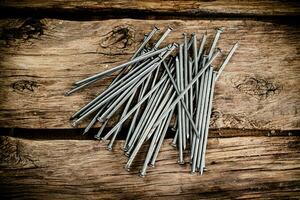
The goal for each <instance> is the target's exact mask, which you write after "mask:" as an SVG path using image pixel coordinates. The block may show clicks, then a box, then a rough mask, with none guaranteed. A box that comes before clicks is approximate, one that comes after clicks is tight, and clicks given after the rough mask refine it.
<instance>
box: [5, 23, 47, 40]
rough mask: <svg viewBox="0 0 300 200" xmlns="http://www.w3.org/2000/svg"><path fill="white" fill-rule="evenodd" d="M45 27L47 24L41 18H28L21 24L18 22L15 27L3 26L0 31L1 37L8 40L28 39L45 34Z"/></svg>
mask: <svg viewBox="0 0 300 200" xmlns="http://www.w3.org/2000/svg"><path fill="white" fill-rule="evenodd" d="M44 28H45V25H44V23H42V21H41V20H39V19H34V18H28V19H26V20H24V21H23V22H22V23H21V24H17V25H15V26H14V27H9V28H3V29H2V30H1V31H0V39H1V40H6V41H12V40H16V39H21V40H23V41H26V40H29V39H31V38H38V37H40V36H41V35H43V33H44Z"/></svg>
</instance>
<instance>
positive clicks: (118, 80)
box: [66, 27, 238, 176]
mask: <svg viewBox="0 0 300 200" xmlns="http://www.w3.org/2000/svg"><path fill="white" fill-rule="evenodd" d="M158 31H159V29H158V28H157V27H154V29H153V30H152V31H151V32H150V33H148V34H146V35H145V37H144V40H143V42H142V44H141V45H140V47H139V48H138V50H137V51H136V52H135V53H134V55H133V56H132V57H131V59H130V60H129V61H127V62H125V63H123V64H121V65H119V66H116V67H113V68H111V69H109V70H106V71H103V72H100V73H97V74H95V75H92V76H90V77H88V78H85V79H83V80H81V81H78V82H76V83H74V87H73V88H72V89H71V90H70V91H68V92H67V93H66V95H70V94H72V93H73V92H75V91H78V90H79V89H81V88H84V87H86V86H88V85H90V84H92V83H95V82H96V81H98V80H100V79H102V78H104V77H107V76H109V75H111V74H113V73H115V74H116V73H117V74H116V76H115V78H114V80H113V81H112V82H111V84H110V85H109V86H108V87H107V89H106V90H105V91H104V92H102V93H101V94H100V95H98V96H97V97H96V98H94V99H93V100H92V101H91V102H89V103H87V104H86V105H85V106H83V107H82V108H81V109H80V110H78V111H77V112H76V113H75V114H74V115H73V116H72V117H71V119H72V120H73V125H74V126H76V125H77V124H78V123H79V122H81V121H82V120H84V119H86V118H91V121H90V123H89V124H88V125H87V127H86V128H85V131H84V133H87V132H88V131H89V130H90V128H91V127H93V126H94V125H95V124H96V123H100V128H99V131H98V133H97V134H96V135H95V138H96V139H102V140H103V141H105V142H107V143H108V145H107V149H108V150H111V149H112V148H113V146H114V141H115V139H116V137H117V135H118V134H119V133H120V132H121V133H122V134H126V139H125V142H124V146H123V147H124V148H123V149H124V153H125V155H126V156H128V161H127V163H126V165H125V168H126V169H127V170H129V169H130V167H131V166H132V163H133V161H134V160H135V159H136V158H137V154H138V153H139V152H141V148H142V146H143V145H145V146H144V147H146V148H148V151H147V154H146V156H145V159H144V163H143V165H142V168H141V170H140V176H145V175H146V170H147V167H148V166H154V165H155V162H156V159H157V156H158V153H159V151H160V149H161V146H162V144H163V141H164V139H165V136H166V133H167V131H168V128H169V127H170V125H171V121H172V119H173V121H174V119H175V122H174V123H173V134H174V138H173V141H172V143H171V145H173V146H174V147H175V148H177V149H178V154H179V155H178V163H179V164H184V163H185V160H184V159H187V157H188V163H190V165H191V172H192V173H194V172H199V173H200V174H202V173H203V171H204V169H205V152H206V146H207V137H208V128H209V123H210V115H211V110H212V100H213V93H214V86H215V82H216V81H217V80H218V78H219V76H220V74H221V72H222V71H223V69H224V67H225V66H226V65H227V63H228V62H229V60H230V58H231V57H232V55H233V53H234V52H235V50H236V49H237V47H238V43H235V44H234V45H233V47H232V48H231V50H230V51H229V53H228V54H227V56H224V58H223V61H222V64H221V65H220V67H217V68H218V69H219V70H218V72H216V71H214V70H213V66H212V62H213V61H214V60H215V58H217V57H218V56H219V55H220V49H219V48H217V42H218V40H219V37H220V34H221V33H222V31H223V29H220V28H219V29H217V30H216V33H215V36H214V38H213V39H212V41H211V45H207V43H208V42H207V38H208V35H207V33H204V34H203V35H202V37H201V39H200V40H199V43H198V41H197V37H196V34H191V35H190V36H188V35H187V34H183V39H182V42H181V43H180V44H179V45H178V44H177V43H172V44H168V45H166V46H165V47H162V48H159V46H160V45H161V43H162V42H163V41H164V40H165V38H166V37H167V36H168V35H169V33H170V32H171V31H172V29H171V28H170V27H168V28H167V30H166V31H165V32H164V33H163V34H162V35H161V36H160V37H159V39H158V40H157V41H156V42H154V43H151V44H152V45H151V44H150V42H149V41H150V40H151V38H152V39H153V36H154V35H155V34H156V33H157V32H158ZM120 111H121V112H120ZM119 113H121V114H119ZM114 115H117V116H119V121H117V122H116V123H115V124H114V126H113V128H111V129H110V130H108V131H105V130H106V129H105V127H106V125H107V123H108V121H109V120H110V119H111V118H112V117H113V116H114ZM125 122H126V123H127V124H128V125H127V126H128V127H127V130H126V131H121V129H122V126H123V125H124V123H125ZM104 132H106V133H104ZM184 154H185V155H184Z"/></svg>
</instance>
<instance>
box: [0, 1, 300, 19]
mask: <svg viewBox="0 0 300 200" xmlns="http://www.w3.org/2000/svg"><path fill="white" fill-rule="evenodd" d="M0 8H1V9H3V10H4V9H12V10H13V9H18V11H23V12H26V11H28V12H29V11H36V12H38V11H40V12H44V13H45V12H46V13H47V14H51V12H60V13H61V14H63V13H65V12H70V13H74V12H75V13H76V12H80V13H84V12H87V13H89V14H90V15H91V14H97V15H103V14H106V15H109V14H112V15H113V16H114V17H116V16H118V15H129V16H133V17H146V16H149V15H150V16H151V15H152V16H157V15H159V16H166V15H170V16H178V15H179V16H181V17H183V16H190V17H197V16H210V17H211V16H223V17H224V16H248V17H249V16H287V15H292V16H293V15H299V12H300V5H299V2H298V1H295V0H290V1H285V2H284V3H282V2H280V1H275V0H265V1H259V2H257V1H254V0H251V1H236V0H235V1H228V0H217V1H182V0H181V1H180V0H179V1H178V0H177V1H157V0H146V1H126V0H118V1H107V0H105V1H95V0H90V1H84V2H83V1H62V0H54V1H42V0H38V1H33V2H32V1H28V0H25V1H15V0H13V1H5V2H4V3H2V4H1V6H0ZM16 14H18V13H16ZM19 14H20V13H19ZM32 14H35V13H32Z"/></svg>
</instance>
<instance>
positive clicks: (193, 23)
mask: <svg viewBox="0 0 300 200" xmlns="http://www.w3.org/2000/svg"><path fill="white" fill-rule="evenodd" d="M154 25H157V26H159V27H160V28H161V29H162V30H164V29H165V28H166V27H167V26H168V25H170V26H171V27H173V28H174V31H173V33H172V34H171V35H170V37H168V38H167V40H166V43H169V42H174V41H176V42H180V41H182V35H181V34H182V32H187V33H192V32H196V33H197V34H198V35H199V37H200V36H201V34H202V33H204V32H205V31H208V33H209V34H210V37H209V43H210V42H211V40H212V38H213V34H214V29H215V28H217V27H221V26H222V27H224V28H225V32H224V33H223V34H222V36H221V40H220V43H219V44H218V46H219V47H220V48H222V49H223V54H222V58H224V57H225V54H226V53H227V52H228V51H229V49H230V48H231V46H232V45H233V44H234V43H235V42H236V41H239V43H240V47H239V49H238V51H237V53H236V54H235V55H234V56H233V58H232V60H231V62H230V63H229V65H228V66H227V68H226V69H225V71H224V73H223V74H222V75H221V78H220V79H219V81H218V83H217V85H216V90H215V98H214V102H213V113H212V120H211V121H212V123H211V128H236V129H267V130H274V129H276V130H277V129H278V130H290V129H295V130H297V129H299V127H300V123H299V122H300V115H299V109H300V96H299V93H300V75H299V74H300V68H299V63H300V56H299V44H300V37H299V35H300V34H299V29H298V28H297V27H296V26H290V25H286V24H280V23H276V22H260V21H253V20H233V21H230V20H229V21H228V20H227V21H223V20H213V21H210V20H187V21H183V20H161V21H157V20H146V21H145V20H133V19H120V20H103V21H81V22H79V21H67V20H55V19H41V20H37V19H27V20H25V21H24V20H13V19H6V20H1V21H0V27H1V29H0V31H1V34H0V36H1V37H0V39H1V40H0V52H1V55H0V66H1V68H0V72H1V73H0V74H1V79H0V96H1V97H2V98H1V99H0V127H20V128H68V127H70V123H69V117H70V116H71V114H72V113H73V112H75V111H76V110H77V109H79V108H80V107H81V106H82V105H84V104H85V103H86V102H88V101H89V100H91V99H92V98H93V97H94V96H96V94H98V93H100V92H101V91H103V90H104V89H105V87H106V86H107V84H109V82H110V78H107V79H104V80H102V81H99V82H98V83H97V84H96V85H95V86H93V87H89V88H88V89H86V90H84V91H82V92H79V93H76V94H75V95H73V96H70V97H65V96H63V93H64V92H66V91H67V90H68V89H69V88H70V87H71V84H72V83H73V82H75V81H77V80H80V79H83V78H85V77H87V76H89V75H92V74H94V73H97V72H100V71H103V70H106V69H109V68H111V67H113V66H115V65H117V64H119V63H122V62H124V61H126V60H128V59H129V58H130V55H132V54H133V52H134V51H135V49H137V47H138V45H139V43H140V42H141V40H142V38H143V34H144V33H147V32H148V31H150V30H151V29H152V27H153V26H154ZM166 43H164V45H165V44H166ZM220 61H221V59H219V60H218V61H217V62H215V63H214V64H215V65H216V66H218V65H219V64H220ZM216 68H218V67H216ZM83 125H84V124H82V126H83Z"/></svg>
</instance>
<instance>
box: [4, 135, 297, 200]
mask: <svg viewBox="0 0 300 200" xmlns="http://www.w3.org/2000/svg"><path fill="white" fill-rule="evenodd" d="M170 142H171V140H166V141H165V143H164V144H163V147H162V150H161V153H160V154H159V156H158V160H157V163H156V166H155V168H151V169H149V170H148V172H147V176H146V177H145V178H140V177H138V176H137V173H138V169H139V168H140V167H139V165H140V164H141V162H140V161H141V158H140V159H139V160H138V161H137V162H135V164H134V165H135V167H134V168H133V169H132V171H130V172H127V171H125V170H124V169H123V166H124V164H125V162H126V157H125V156H124V155H122V150H121V147H122V143H123V141H118V142H117V145H116V146H115V148H114V150H113V152H109V151H107V150H106V149H105V145H104V144H103V143H101V142H100V143H99V142H98V141H82V140H52V141H49V140H44V141H37V140H25V139H17V138H11V137H0V152H1V154H0V188H1V190H0V196H2V197H3V198H8V197H9V198H13V199H25V198H26V199H65V198H67V199H78V198H80V199H82V198H84V199H208V198H211V199H216V198H217V199H249V198H255V199H269V198H272V199H298V198H300V181H299V176H300V167H299V165H300V148H299V147H300V138H299V137H234V138H214V139H210V140H209V142H208V150H207V162H206V163H207V171H206V172H205V174H204V175H203V176H199V175H197V174H193V175H191V174H190V173H189V170H190V166H189V165H188V164H186V165H183V166H180V165H178V164H177V151H176V150H175V149H174V148H173V147H171V146H170V144H169V143H170ZM112 157H113V158H114V159H112Z"/></svg>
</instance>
